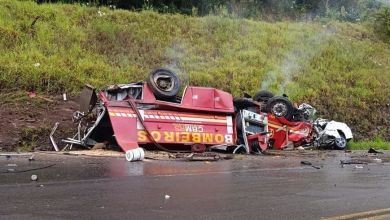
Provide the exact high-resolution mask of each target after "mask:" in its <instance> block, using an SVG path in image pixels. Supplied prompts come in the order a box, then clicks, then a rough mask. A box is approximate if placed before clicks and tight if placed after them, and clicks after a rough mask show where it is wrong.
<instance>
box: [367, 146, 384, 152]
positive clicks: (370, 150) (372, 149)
mask: <svg viewBox="0 0 390 220" xmlns="http://www.w3.org/2000/svg"><path fill="white" fill-rule="evenodd" d="M368 153H369V154H383V152H380V151H377V150H375V149H374V148H372V147H371V148H370V149H369V150H368Z"/></svg>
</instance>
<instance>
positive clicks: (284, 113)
mask: <svg viewBox="0 0 390 220" xmlns="http://www.w3.org/2000/svg"><path fill="white" fill-rule="evenodd" d="M254 100H255V101H257V102H260V103H261V104H262V106H263V108H262V110H263V111H264V112H267V113H268V121H269V130H270V133H271V135H270V146H273V147H274V148H276V149H283V148H285V147H287V146H288V144H289V142H290V143H292V144H293V146H294V147H298V146H305V145H313V146H315V147H325V148H335V149H338V150H344V149H345V148H346V146H347V142H348V141H350V140H351V139H352V138H353V135H352V131H351V129H350V128H349V127H348V126H347V125H346V124H345V123H342V122H336V121H333V120H332V121H330V120H327V119H322V118H318V119H315V120H314V118H315V113H316V109H315V108H314V107H312V106H311V105H309V104H306V103H302V104H301V105H300V106H299V107H295V106H294V105H293V104H292V103H291V101H290V100H288V97H287V96H286V95H283V96H274V95H273V94H272V93H271V92H269V91H260V92H258V93H257V94H256V95H255V96H254Z"/></svg>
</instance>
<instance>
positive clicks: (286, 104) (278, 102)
mask: <svg viewBox="0 0 390 220" xmlns="http://www.w3.org/2000/svg"><path fill="white" fill-rule="evenodd" d="M265 110H266V112H268V113H271V114H273V115H275V116H276V117H278V118H280V117H284V118H286V119H287V120H291V119H292V117H293V113H294V107H293V105H292V103H291V102H290V101H289V100H288V99H287V98H285V97H283V96H275V97H272V98H271V99H269V100H268V102H267V105H266V107H265Z"/></svg>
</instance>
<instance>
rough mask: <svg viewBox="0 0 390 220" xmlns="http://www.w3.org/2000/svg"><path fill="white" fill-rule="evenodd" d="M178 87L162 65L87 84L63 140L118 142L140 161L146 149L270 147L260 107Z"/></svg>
mask: <svg viewBox="0 0 390 220" xmlns="http://www.w3.org/2000/svg"><path fill="white" fill-rule="evenodd" d="M180 86H181V85H180V80H179V77H178V76H177V75H176V74H175V73H174V72H172V71H170V70H168V69H164V68H160V69H156V70H154V71H152V72H151V73H150V74H149V77H148V78H147V80H146V82H137V83H129V84H123V85H113V86H109V87H108V88H106V89H104V90H103V91H100V92H98V93H97V92H96V89H95V88H93V87H92V86H86V87H85V88H84V89H83V91H82V94H81V98H80V100H81V102H80V111H77V112H75V113H74V115H73V118H74V121H75V122H77V123H78V132H77V133H76V135H75V136H74V137H73V138H67V139H65V140H63V142H65V143H67V144H68V145H67V146H66V147H69V148H71V147H72V146H73V145H81V146H84V147H92V146H94V145H96V144H98V143H104V144H106V145H109V146H118V147H120V148H121V149H122V150H123V151H124V152H126V159H127V160H129V161H133V160H142V158H143V156H144V151H143V148H146V149H150V148H157V149H160V150H164V151H168V152H177V151H191V152H204V151H206V150H208V149H210V148H213V147H214V148H217V149H224V150H227V151H231V152H233V153H238V152H243V153H255V152H261V151H264V150H265V149H267V147H268V135H267V134H268V118H267V114H265V113H261V112H260V109H259V108H260V106H257V105H256V104H255V103H254V102H250V103H249V104H245V105H242V102H240V101H238V102H233V97H232V95H231V94H230V93H227V92H224V91H221V90H218V89H215V88H206V87H195V86H187V87H186V88H185V89H184V91H183V95H182V96H178V94H179V92H180ZM54 130H55V129H54ZM53 133H54V131H53V132H52V134H53ZM51 139H52V138H51ZM52 144H53V145H55V146H56V143H55V142H54V141H53V140H52ZM141 147H142V148H141Z"/></svg>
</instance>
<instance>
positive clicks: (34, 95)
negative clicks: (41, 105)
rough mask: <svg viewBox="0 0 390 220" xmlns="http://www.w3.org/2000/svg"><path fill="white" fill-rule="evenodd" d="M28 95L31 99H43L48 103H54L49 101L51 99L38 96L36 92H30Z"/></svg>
mask: <svg viewBox="0 0 390 220" xmlns="http://www.w3.org/2000/svg"><path fill="white" fill-rule="evenodd" d="M27 95H28V97H30V98H40V99H43V100H45V101H48V102H54V101H53V100H52V99H49V98H46V97H43V96H40V95H38V94H37V93H36V92H34V91H31V92H28V93H27Z"/></svg>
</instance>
